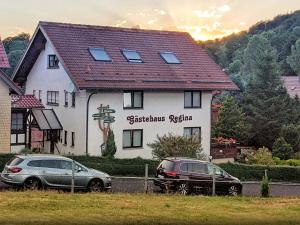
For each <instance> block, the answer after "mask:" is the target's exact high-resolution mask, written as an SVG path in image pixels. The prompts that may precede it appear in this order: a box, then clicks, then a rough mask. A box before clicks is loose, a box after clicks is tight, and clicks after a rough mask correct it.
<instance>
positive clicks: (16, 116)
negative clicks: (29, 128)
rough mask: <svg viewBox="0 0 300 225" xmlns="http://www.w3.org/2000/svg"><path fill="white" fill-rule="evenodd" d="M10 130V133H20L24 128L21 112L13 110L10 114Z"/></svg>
mask: <svg viewBox="0 0 300 225" xmlns="http://www.w3.org/2000/svg"><path fill="white" fill-rule="evenodd" d="M11 130H12V133H20V132H23V131H24V130H25V120H24V113H23V112H16V113H14V112H13V113H12V114H11Z"/></svg>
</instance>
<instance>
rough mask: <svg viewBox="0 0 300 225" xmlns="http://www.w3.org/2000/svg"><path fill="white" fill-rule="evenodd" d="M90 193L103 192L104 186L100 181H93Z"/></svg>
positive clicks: (90, 185)
mask: <svg viewBox="0 0 300 225" xmlns="http://www.w3.org/2000/svg"><path fill="white" fill-rule="evenodd" d="M88 191H89V192H102V191H103V184H102V182H101V181H100V180H92V181H91V182H90V183H89V185H88Z"/></svg>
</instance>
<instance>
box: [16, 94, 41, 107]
mask: <svg viewBox="0 0 300 225" xmlns="http://www.w3.org/2000/svg"><path fill="white" fill-rule="evenodd" d="M11 104H12V108H17V109H34V108H37V109H41V108H44V105H43V104H42V103H41V102H40V101H39V100H38V99H37V98H36V97H35V96H34V95H12V99H11Z"/></svg>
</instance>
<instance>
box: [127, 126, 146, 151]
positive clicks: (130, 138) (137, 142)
mask: <svg viewBox="0 0 300 225" xmlns="http://www.w3.org/2000/svg"><path fill="white" fill-rule="evenodd" d="M142 146H143V130H141V129H139V130H123V148H138V147H142Z"/></svg>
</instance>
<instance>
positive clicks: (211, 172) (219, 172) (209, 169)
mask: <svg viewBox="0 0 300 225" xmlns="http://www.w3.org/2000/svg"><path fill="white" fill-rule="evenodd" d="M214 168H216V175H217V176H221V175H224V170H222V169H221V168H220V167H217V166H213V165H208V174H209V175H213V172H214V170H213V169H214Z"/></svg>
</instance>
